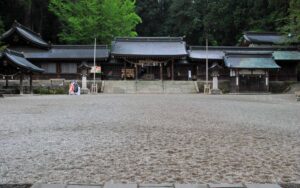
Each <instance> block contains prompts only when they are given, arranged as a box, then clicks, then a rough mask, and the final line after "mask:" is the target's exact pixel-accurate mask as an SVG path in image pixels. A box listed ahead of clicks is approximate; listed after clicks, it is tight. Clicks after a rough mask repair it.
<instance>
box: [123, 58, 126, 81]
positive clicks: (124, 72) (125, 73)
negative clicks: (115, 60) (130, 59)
mask: <svg viewBox="0 0 300 188" xmlns="http://www.w3.org/2000/svg"><path fill="white" fill-rule="evenodd" d="M126 68H127V67H126V61H124V73H123V74H124V80H127V75H126Z"/></svg>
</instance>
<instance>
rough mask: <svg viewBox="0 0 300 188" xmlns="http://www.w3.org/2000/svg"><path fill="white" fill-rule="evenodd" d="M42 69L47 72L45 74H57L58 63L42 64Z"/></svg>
mask: <svg viewBox="0 0 300 188" xmlns="http://www.w3.org/2000/svg"><path fill="white" fill-rule="evenodd" d="M41 68H42V69H44V70H45V73H52V74H55V73H56V63H42V64H41Z"/></svg>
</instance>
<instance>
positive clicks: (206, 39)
mask: <svg viewBox="0 0 300 188" xmlns="http://www.w3.org/2000/svg"><path fill="white" fill-rule="evenodd" d="M206 84H208V38H207V37H206Z"/></svg>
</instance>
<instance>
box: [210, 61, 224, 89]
mask: <svg viewBox="0 0 300 188" xmlns="http://www.w3.org/2000/svg"><path fill="white" fill-rule="evenodd" d="M220 69H222V66H220V65H219V64H218V63H213V65H212V66H211V67H210V70H211V72H212V73H211V76H212V77H213V82H212V90H211V94H213V95H219V94H221V90H220V89H219V80H218V77H219V71H220Z"/></svg>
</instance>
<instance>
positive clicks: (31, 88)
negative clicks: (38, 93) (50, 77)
mask: <svg viewBox="0 0 300 188" xmlns="http://www.w3.org/2000/svg"><path fill="white" fill-rule="evenodd" d="M29 90H30V94H33V87H32V73H30V75H29Z"/></svg>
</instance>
